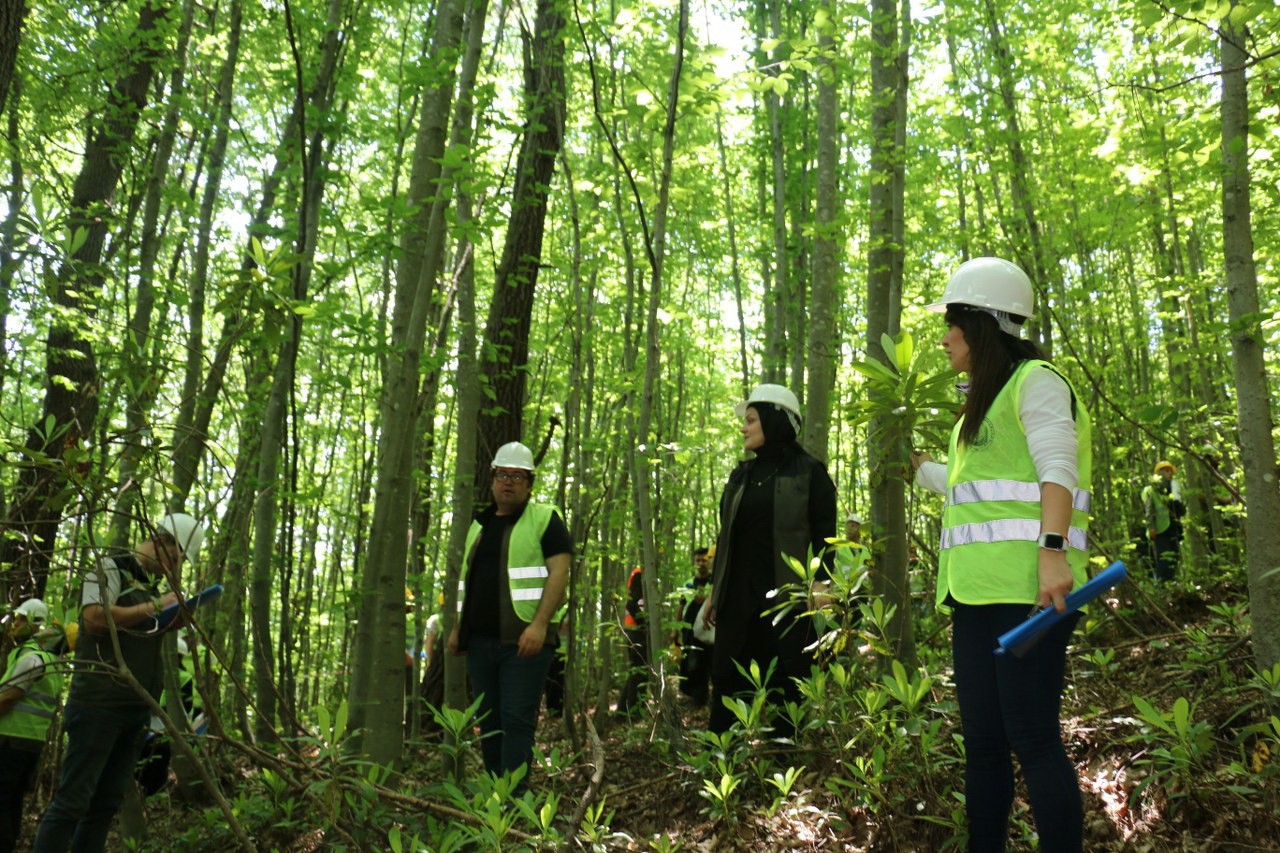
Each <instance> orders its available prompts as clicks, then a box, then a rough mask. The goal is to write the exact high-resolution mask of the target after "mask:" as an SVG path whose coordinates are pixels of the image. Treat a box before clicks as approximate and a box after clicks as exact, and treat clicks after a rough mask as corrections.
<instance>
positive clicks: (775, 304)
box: [764, 0, 805, 400]
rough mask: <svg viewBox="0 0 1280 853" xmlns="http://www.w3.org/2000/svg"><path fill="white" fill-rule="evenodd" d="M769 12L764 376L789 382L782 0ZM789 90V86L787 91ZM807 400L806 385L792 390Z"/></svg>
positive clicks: (770, 2) (769, 0) (770, 3)
mask: <svg viewBox="0 0 1280 853" xmlns="http://www.w3.org/2000/svg"><path fill="white" fill-rule="evenodd" d="M764 2H765V3H766V4H767V8H768V15H769V32H770V33H771V37H772V38H773V39H776V40H777V47H775V48H774V52H773V57H772V58H773V65H772V69H771V70H772V75H773V76H774V77H775V78H777V79H778V83H776V84H774V85H771V86H770V87H769V88H768V89H766V90H765V93H764V101H765V110H766V111H767V113H768V116H769V166H770V175H771V178H772V184H771V186H772V188H773V195H772V197H771V207H770V210H771V212H772V215H773V220H772V221H773V257H772V259H771V261H770V266H771V267H772V269H773V276H772V278H771V281H770V283H771V285H772V287H771V288H770V289H769V290H768V292H767V293H766V294H765V337H766V341H765V364H764V378H765V380H766V381H768V382H779V383H785V382H786V372H787V352H788V346H787V302H788V299H789V290H788V282H789V281H790V277H789V271H790V264H788V263H787V172H786V151H785V150H784V148H783V138H782V94H781V93H780V92H779V87H780V85H785V81H784V80H782V79H781V73H782V67H781V66H782V63H783V62H785V61H786V58H787V54H788V52H789V51H788V50H787V42H786V39H785V37H784V34H783V32H782V10H781V4H782V0H764ZM783 91H785V89H784V90H783ZM792 390H793V391H794V392H795V394H796V396H797V397H799V398H800V399H801V400H803V399H804V396H805V395H804V388H793V389H792Z"/></svg>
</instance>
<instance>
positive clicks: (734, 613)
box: [708, 385, 836, 737]
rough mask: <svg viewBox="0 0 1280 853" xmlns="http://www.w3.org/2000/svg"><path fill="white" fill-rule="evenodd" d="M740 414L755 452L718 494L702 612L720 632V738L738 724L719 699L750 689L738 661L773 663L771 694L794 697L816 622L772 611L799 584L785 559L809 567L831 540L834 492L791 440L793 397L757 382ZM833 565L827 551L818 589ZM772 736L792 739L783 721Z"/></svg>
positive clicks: (795, 421)
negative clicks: (716, 531)
mask: <svg viewBox="0 0 1280 853" xmlns="http://www.w3.org/2000/svg"><path fill="white" fill-rule="evenodd" d="M736 412H737V414H738V416H739V417H740V418H742V430H741V432H742V446H743V450H745V451H747V452H748V454H751V455H750V456H749V458H748V459H746V460H745V461H744V462H742V463H741V464H739V465H738V467H737V468H736V469H735V470H734V472H733V473H732V474H731V475H730V476H729V482H728V483H727V484H726V485H725V488H724V494H723V495H722V497H721V498H720V535H719V538H718V539H717V540H716V557H715V569H714V572H713V575H712V593H711V606H710V608H709V609H708V621H709V622H711V623H713V624H714V625H715V627H716V643H715V646H714V647H713V649H714V651H713V654H712V660H711V686H712V697H711V718H710V721H709V722H708V728H709V729H710V730H711V731H713V732H717V733H719V732H724V731H726V730H728V728H729V727H730V726H731V725H733V722H734V720H735V719H736V717H735V716H734V714H733V712H732V711H730V710H729V709H728V708H726V707H725V704H724V702H723V699H724V697H726V696H735V695H740V694H749V693H750V692H751V685H750V683H749V682H748V681H747V679H745V678H744V677H743V676H742V675H741V673H739V671H738V666H737V665H741V666H743V667H746V668H748V669H749V668H750V665H751V662H752V661H753V660H754V661H756V662H757V663H758V664H759V667H760V671H761V673H764V672H766V671H767V670H768V668H769V665H770V662H771V661H776V662H777V663H776V669H775V670H774V675H773V678H772V680H771V681H770V683H769V686H770V688H771V689H774V690H778V691H779V692H780V693H781V696H782V700H783V701H787V700H791V701H798V700H799V699H800V690H799V687H798V686H797V684H796V681H795V679H797V678H804V677H806V676H808V675H809V668H810V664H811V663H812V659H813V658H812V654H811V652H810V651H809V650H808V646H810V645H811V644H812V642H813V639H814V637H813V626H812V620H811V619H810V618H809V617H805V616H801V615H798V614H800V613H802V612H804V610H805V609H807V608H803V607H791V608H787V609H786V610H785V611H779V609H778V608H779V605H781V604H783V602H784V600H785V598H784V596H783V595H780V594H779V590H780V589H781V588H782V587H783V585H784V584H790V583H796V582H797V581H798V580H799V579H798V577H797V576H796V573H795V572H794V571H793V570H792V569H791V567H790V566H788V565H787V563H786V559H785V558H786V557H792V558H794V559H796V560H799V561H800V562H801V563H806V562H807V560H808V559H809V558H810V557H811V556H812V555H815V554H820V553H822V552H823V549H825V548H826V547H827V544H828V543H827V541H826V540H827V539H828V538H831V537H834V536H835V535H836V487H835V485H834V484H833V483H832V482H831V477H830V476H828V474H827V468H826V466H825V465H823V464H822V463H821V462H819V461H818V460H817V459H815V458H814V457H813V456H811V455H809V453H808V452H806V451H805V449H804V448H803V447H801V446H800V444H799V442H798V441H797V436H798V434H799V431H800V404H799V402H798V401H797V400H796V395H795V394H793V393H791V391H789V390H787V389H786V388H784V387H782V386H781V385H760V386H758V387H757V388H756V389H755V390H754V391H752V392H751V396H750V397H749V398H748V399H747V400H746V401H745V402H743V403H740V404H739V405H738V407H737V409H736ZM831 563H832V558H831V555H830V554H829V553H827V554H825V555H824V556H823V561H822V565H821V566H820V568H819V569H818V574H817V578H816V580H815V590H814V591H815V592H816V591H818V590H817V588H816V587H818V586H821V585H824V584H825V582H826V580H827V579H828V578H829V577H830V574H829V571H830V568H831ZM774 730H775V733H776V734H779V735H781V736H783V737H793V736H794V731H792V730H791V727H790V726H789V725H788V724H787V723H786V722H785V721H778V722H776V723H775V724H774Z"/></svg>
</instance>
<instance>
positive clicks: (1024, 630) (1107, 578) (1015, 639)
mask: <svg viewBox="0 0 1280 853" xmlns="http://www.w3.org/2000/svg"><path fill="white" fill-rule="evenodd" d="M1128 576H1129V572H1128V570H1126V569H1125V567H1124V563H1122V562H1121V561H1119V560H1116V561H1115V562H1114V563H1112V564H1111V565H1109V566H1107V568H1106V569H1105V570H1103V571H1102V572H1101V573H1100V574H1099V575H1098V576H1097V577H1095V578H1093V579H1092V580H1090V581H1089V582H1088V583H1086V584H1084V586H1081V587H1080V588H1079V589H1073V590H1071V592H1069V593H1067V609H1066V610H1064V611H1062V612H1061V613H1059V612H1058V611H1057V610H1054V609H1053V608H1052V607H1046V608H1044V609H1043V610H1041V611H1039V612H1038V613H1036V614H1035V615H1034V616H1032V617H1030V618H1029V619H1027V621H1025V622H1023V623H1022V624H1021V625H1019V626H1018V627H1016V628H1011V629H1010V630H1008V631H1005V632H1004V633H1003V634H1001V635H1000V636H999V638H998V639H997V640H996V649H995V653H996V654H998V655H1002V654H1005V653H1006V652H1008V653H1010V654H1012V655H1013V656H1014V657H1022V656H1023V655H1024V654H1026V653H1027V651H1028V650H1030V648H1031V646H1032V645H1033V644H1034V643H1035V641H1036V640H1038V639H1040V636H1041V635H1042V634H1043V633H1044V632H1045V631H1047V630H1048V629H1049V628H1050V627H1051V626H1053V625H1056V624H1057V623H1058V622H1061V621H1062V620H1063V619H1065V618H1066V617H1067V616H1070V615H1071V614H1072V613H1074V612H1076V611H1077V610H1079V609H1080V608H1081V607H1083V606H1084V605H1086V604H1088V603H1089V602H1090V601H1093V600H1094V599H1095V598H1097V597H1098V596H1100V595H1102V594H1103V593H1104V592H1106V591H1107V590H1109V589H1111V588H1112V587H1113V586H1115V585H1116V584H1118V583H1120V581H1122V580H1124V579H1125V578H1127V577H1128Z"/></svg>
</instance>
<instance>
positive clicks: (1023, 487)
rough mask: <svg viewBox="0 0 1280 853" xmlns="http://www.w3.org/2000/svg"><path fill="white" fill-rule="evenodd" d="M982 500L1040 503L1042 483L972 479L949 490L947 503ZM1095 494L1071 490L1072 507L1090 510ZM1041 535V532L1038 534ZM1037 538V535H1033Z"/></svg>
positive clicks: (1085, 510)
mask: <svg viewBox="0 0 1280 853" xmlns="http://www.w3.org/2000/svg"><path fill="white" fill-rule="evenodd" d="M980 501H1027V502H1028V503H1040V484H1039V483H1027V482H1023V481H1022V480H972V481H970V482H968V483H957V484H956V485H954V486H952V487H951V488H950V489H948V490H947V503H949V504H967V503H977V502H980ZM1092 504H1093V495H1091V494H1090V493H1089V492H1088V491H1086V490H1084V489H1075V490H1073V491H1072V492H1071V508H1072V509H1075V510H1079V511H1080V512H1088V511H1089V507H1090V506H1091V505H1092ZM1037 535H1039V534H1037ZM1031 538H1032V539H1035V538H1036V537H1035V536H1033V537H1031Z"/></svg>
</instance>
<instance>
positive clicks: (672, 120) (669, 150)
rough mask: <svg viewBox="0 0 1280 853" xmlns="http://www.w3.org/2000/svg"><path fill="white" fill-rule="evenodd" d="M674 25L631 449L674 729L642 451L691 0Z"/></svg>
mask: <svg viewBox="0 0 1280 853" xmlns="http://www.w3.org/2000/svg"><path fill="white" fill-rule="evenodd" d="M676 26H677V29H676V44H675V60H674V63H673V65H672V67H671V78H670V81H669V82H668V84H667V114H666V123H665V124H664V125H663V129H662V173H661V179H660V182H659V184H658V203H657V205H656V206H655V207H654V210H653V233H652V235H651V237H650V236H649V235H646V238H647V239H646V249H647V250H648V256H649V305H648V310H647V312H646V314H647V316H646V320H645V366H644V390H643V392H642V394H641V397H640V414H639V421H638V423H637V425H636V441H635V443H633V445H632V451H631V452H632V454H633V455H634V456H635V461H634V463H633V465H632V470H633V471H634V472H635V473H634V478H635V480H634V486H635V491H636V511H637V514H638V515H639V516H640V519H639V520H640V538H641V552H642V554H643V557H644V571H643V572H641V574H640V581H641V583H642V584H643V586H644V597H645V601H646V602H648V604H647V606H646V612H647V615H648V620H647V622H646V624H647V628H648V633H649V659H650V665H651V666H652V668H653V670H654V673H655V675H656V678H655V679H654V680H653V683H654V684H655V685H656V686H657V688H658V691H659V693H658V695H659V707H660V709H661V713H662V717H663V720H664V721H665V722H666V724H667V727H668V729H669V730H671V731H672V732H675V731H676V730H677V729H678V727H679V721H678V719H677V717H676V715H675V702H674V698H673V697H672V696H671V695H670V694H669V693H667V692H666V690H664V689H663V688H664V687H665V685H666V683H667V678H666V673H665V671H664V667H663V664H664V663H665V662H666V659H667V655H666V648H667V642H666V630H667V629H666V620H665V619H664V618H663V611H664V609H665V608H664V606H663V605H664V600H663V598H664V597H663V594H662V589H661V586H660V585H659V578H658V546H657V541H656V532H657V531H656V528H657V523H656V522H657V515H656V511H655V507H654V500H653V495H651V494H650V488H652V487H653V484H654V483H655V482H656V471H657V470H658V469H657V468H656V467H655V466H653V465H651V464H649V462H650V459H645V458H642V454H643V453H644V451H642V450H641V449H640V448H641V447H648V448H651V450H650V451H649V452H650V453H653V454H655V456H656V454H657V452H658V451H657V450H656V448H659V447H661V442H660V441H655V440H652V435H651V432H652V425H653V421H654V406H655V398H656V396H657V386H658V374H659V373H660V372H661V370H662V350H661V346H660V343H661V340H660V339H661V331H662V330H661V328H660V325H659V322H658V307H659V306H660V305H661V304H662V287H663V281H662V269H663V264H664V261H665V260H666V252H667V207H668V203H669V200H670V193H671V163H672V160H673V159H674V156H675V137H676V114H677V113H678V111H679V100H680V72H681V71H682V70H683V68H684V43H685V35H686V33H687V31H688V29H689V0H680V9H679V20H678V22H677V25H676Z"/></svg>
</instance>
